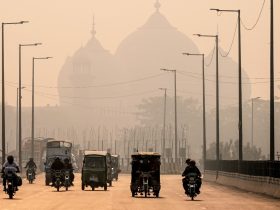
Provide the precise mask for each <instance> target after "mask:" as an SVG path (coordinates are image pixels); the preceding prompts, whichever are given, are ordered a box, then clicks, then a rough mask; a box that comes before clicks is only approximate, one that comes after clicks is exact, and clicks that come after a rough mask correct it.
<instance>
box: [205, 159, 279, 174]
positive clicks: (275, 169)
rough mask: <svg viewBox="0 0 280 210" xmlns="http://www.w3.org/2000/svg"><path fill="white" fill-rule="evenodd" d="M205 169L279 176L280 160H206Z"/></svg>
mask: <svg viewBox="0 0 280 210" xmlns="http://www.w3.org/2000/svg"><path fill="white" fill-rule="evenodd" d="M205 170H212V171H223V172H230V173H239V174H246V175H251V176H267V177H274V178H280V161H247V160H243V161H238V160H219V161H217V160H206V161H205Z"/></svg>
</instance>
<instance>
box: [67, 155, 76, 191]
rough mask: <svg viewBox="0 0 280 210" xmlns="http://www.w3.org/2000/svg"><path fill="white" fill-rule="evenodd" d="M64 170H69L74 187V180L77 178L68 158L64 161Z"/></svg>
mask: <svg viewBox="0 0 280 210" xmlns="http://www.w3.org/2000/svg"><path fill="white" fill-rule="evenodd" d="M64 170H69V172H70V180H71V185H72V186H73V185H74V184H73V182H74V178H75V176H74V173H73V171H74V168H73V166H72V163H70V161H69V159H68V158H65V159H64Z"/></svg>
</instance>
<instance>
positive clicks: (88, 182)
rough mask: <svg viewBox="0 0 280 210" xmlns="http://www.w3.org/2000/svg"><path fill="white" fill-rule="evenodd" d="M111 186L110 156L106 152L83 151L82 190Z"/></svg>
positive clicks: (105, 188)
mask: <svg viewBox="0 0 280 210" xmlns="http://www.w3.org/2000/svg"><path fill="white" fill-rule="evenodd" d="M107 183H108V184H109V186H112V167H111V155H110V153H108V152H106V151H85V153H84V160H83V167H82V190H85V187H88V186H89V187H91V189H92V190H94V189H95V188H97V187H104V190H105V191H106V190H107Z"/></svg>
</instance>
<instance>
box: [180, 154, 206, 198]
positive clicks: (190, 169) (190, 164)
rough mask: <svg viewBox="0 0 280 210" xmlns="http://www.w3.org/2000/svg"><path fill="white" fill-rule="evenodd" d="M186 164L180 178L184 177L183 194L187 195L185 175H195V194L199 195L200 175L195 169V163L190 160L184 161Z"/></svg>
mask: <svg viewBox="0 0 280 210" xmlns="http://www.w3.org/2000/svg"><path fill="white" fill-rule="evenodd" d="M186 163H187V164H188V166H187V167H186V168H185V170H184V172H183V174H182V176H184V178H183V187H184V189H185V193H187V191H188V182H189V180H188V178H187V175H188V174H189V173H196V174H197V181H196V184H197V192H196V193H197V194H199V193H200V190H199V189H200V187H201V173H200V171H199V169H198V168H197V167H196V162H195V161H194V160H191V159H187V160H186Z"/></svg>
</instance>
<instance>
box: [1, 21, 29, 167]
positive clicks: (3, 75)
mask: <svg viewBox="0 0 280 210" xmlns="http://www.w3.org/2000/svg"><path fill="white" fill-rule="evenodd" d="M23 23H28V21H20V22H10V23H2V165H3V164H4V163H5V157H6V147H5V146H6V132H5V131H6V119H5V65H4V64H5V62H4V61H5V59H4V58H5V56H4V55H5V54H4V49H5V48H4V26H5V25H16V24H23Z"/></svg>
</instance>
